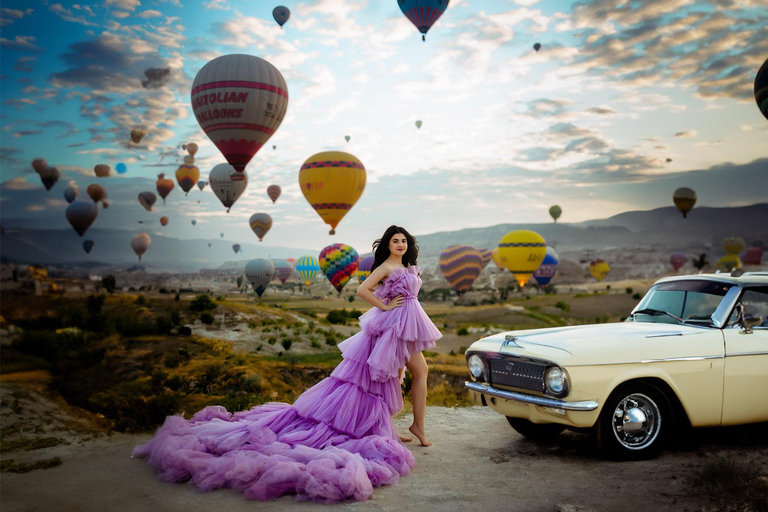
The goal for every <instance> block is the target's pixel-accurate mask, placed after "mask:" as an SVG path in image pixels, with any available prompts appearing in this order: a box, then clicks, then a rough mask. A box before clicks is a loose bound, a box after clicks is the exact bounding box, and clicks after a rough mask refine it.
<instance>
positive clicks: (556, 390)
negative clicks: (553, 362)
mask: <svg viewBox="0 0 768 512" xmlns="http://www.w3.org/2000/svg"><path fill="white" fill-rule="evenodd" d="M544 383H545V384H546V386H547V390H548V391H549V392H550V393H552V394H553V395H561V394H562V393H563V392H564V391H565V386H566V380H565V372H564V371H563V370H562V369H561V368H558V367H557V366H553V367H551V368H549V369H548V370H547V373H546V374H545V375H544Z"/></svg>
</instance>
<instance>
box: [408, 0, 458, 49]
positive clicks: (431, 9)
mask: <svg viewBox="0 0 768 512" xmlns="http://www.w3.org/2000/svg"><path fill="white" fill-rule="evenodd" d="M448 2H449V0H397V4H398V5H399V6H400V10H401V11H403V14H405V16H406V18H408V19H409V20H410V22H411V23H413V24H414V25H415V26H416V28H418V29H419V32H421V34H422V36H421V39H422V41H423V40H425V37H424V36H425V35H426V34H427V31H428V30H429V29H430V28H431V27H432V25H433V24H434V23H435V22H436V21H437V18H439V17H440V16H441V15H442V14H443V12H445V10H446V9H447V8H448Z"/></svg>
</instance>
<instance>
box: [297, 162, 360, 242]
mask: <svg viewBox="0 0 768 512" xmlns="http://www.w3.org/2000/svg"><path fill="white" fill-rule="evenodd" d="M365 179H366V173H365V167H363V164H362V162H360V160H358V159H357V157H355V156H352V155H350V154H349V153H344V152H342V151H325V152H322V153H317V154H316V155H312V156H311V157H309V158H308V159H307V161H306V162H304V165H302V166H301V170H300V171H299V186H300V187H301V192H302V193H303V194H304V198H305V199H306V200H307V201H308V202H309V204H310V206H312V208H314V209H315V211H316V212H317V214H318V215H320V218H321V219H323V221H324V222H325V223H326V224H329V225H330V226H331V231H330V233H329V234H331V235H333V234H335V233H336V226H338V224H339V222H341V219H343V218H344V216H345V215H346V214H347V212H348V211H349V210H350V208H352V207H353V206H354V205H355V203H356V202H357V200H358V199H359V198H360V196H361V195H362V194H363V190H364V189H365Z"/></svg>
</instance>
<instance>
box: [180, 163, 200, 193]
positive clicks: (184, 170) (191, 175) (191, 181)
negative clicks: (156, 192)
mask: <svg viewBox="0 0 768 512" xmlns="http://www.w3.org/2000/svg"><path fill="white" fill-rule="evenodd" d="M199 179H200V169H198V168H197V166H195V165H191V164H181V165H180V166H179V168H178V169H176V181H178V182H179V186H180V187H181V190H183V191H184V195H187V194H188V193H189V191H190V190H192V187H194V186H195V184H197V180H199Z"/></svg>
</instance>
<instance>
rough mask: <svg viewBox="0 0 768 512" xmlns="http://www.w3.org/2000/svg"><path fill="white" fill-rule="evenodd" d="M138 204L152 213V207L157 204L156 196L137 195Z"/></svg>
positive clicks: (143, 193)
mask: <svg viewBox="0 0 768 512" xmlns="http://www.w3.org/2000/svg"><path fill="white" fill-rule="evenodd" d="M139 202H140V203H141V206H143V207H144V209H145V210H147V211H148V212H151V211H152V205H154V204H155V203H156V202H157V196H156V195H155V194H153V193H152V192H142V193H140V194H139Z"/></svg>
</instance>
